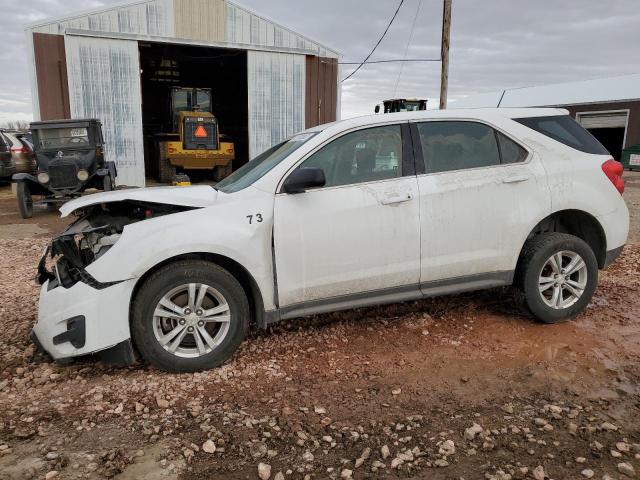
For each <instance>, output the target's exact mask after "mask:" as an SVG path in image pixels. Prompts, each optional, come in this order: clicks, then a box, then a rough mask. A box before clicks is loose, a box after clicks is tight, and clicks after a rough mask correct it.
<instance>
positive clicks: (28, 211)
mask: <svg viewBox="0 0 640 480" xmlns="http://www.w3.org/2000/svg"><path fill="white" fill-rule="evenodd" d="M16 190H17V196H18V209H19V210H20V216H21V217H22V218H31V217H33V197H32V196H31V189H30V188H29V185H27V183H26V182H18V183H17V185H16Z"/></svg>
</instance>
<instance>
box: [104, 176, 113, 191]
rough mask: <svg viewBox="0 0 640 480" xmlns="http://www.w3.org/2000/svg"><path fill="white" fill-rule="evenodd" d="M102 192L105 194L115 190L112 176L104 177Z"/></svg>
mask: <svg viewBox="0 0 640 480" xmlns="http://www.w3.org/2000/svg"><path fill="white" fill-rule="evenodd" d="M102 190H104V191H105V192H111V191H112V190H113V179H112V178H111V175H105V176H104V177H102Z"/></svg>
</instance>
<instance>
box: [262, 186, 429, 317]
mask: <svg viewBox="0 0 640 480" xmlns="http://www.w3.org/2000/svg"><path fill="white" fill-rule="evenodd" d="M274 217H275V229H274V238H275V258H276V271H277V272H278V295H279V301H280V307H287V306H291V305H294V304H298V303H302V302H309V301H314V300H320V299H328V298H333V297H339V296H342V295H350V294H355V293H361V292H370V291H375V290H382V289H385V288H390V287H398V286H405V285H417V284H418V282H419V280H420V241H419V240H420V239H419V235H417V233H418V230H419V218H420V216H419V211H418V189H417V182H416V178H415V177H401V178H397V179H392V180H385V181H381V182H371V183H362V184H358V185H346V186H340V187H331V188H320V189H317V190H313V191H309V192H307V193H305V194H301V195H287V194H284V193H282V194H278V195H276V201H275V214H274ZM354 233H356V235H354Z"/></svg>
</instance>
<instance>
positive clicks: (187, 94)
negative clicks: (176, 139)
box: [171, 87, 212, 132]
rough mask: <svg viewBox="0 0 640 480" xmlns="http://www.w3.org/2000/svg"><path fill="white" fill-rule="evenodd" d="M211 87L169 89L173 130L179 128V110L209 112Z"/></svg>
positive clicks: (175, 130)
mask: <svg viewBox="0 0 640 480" xmlns="http://www.w3.org/2000/svg"><path fill="white" fill-rule="evenodd" d="M211 100H212V97H211V89H208V88H183V87H174V88H172V89H171V119H172V121H173V128H172V131H173V132H177V131H178V130H179V129H180V125H181V123H180V112H193V111H194V110H197V111H200V112H206V113H211V103H212V102H211Z"/></svg>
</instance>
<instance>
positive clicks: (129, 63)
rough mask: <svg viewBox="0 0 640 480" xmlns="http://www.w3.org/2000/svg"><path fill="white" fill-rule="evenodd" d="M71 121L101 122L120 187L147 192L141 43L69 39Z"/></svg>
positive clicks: (67, 46) (81, 37)
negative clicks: (143, 140) (72, 119)
mask: <svg viewBox="0 0 640 480" xmlns="http://www.w3.org/2000/svg"><path fill="white" fill-rule="evenodd" d="M64 40H65V50H66V54H67V72H68V75H69V103H70V107H71V117H72V118H98V119H100V120H101V121H102V131H103V133H104V140H105V157H106V160H108V161H114V162H115V163H116V166H117V169H118V178H117V179H116V182H117V184H118V185H127V186H131V187H144V185H145V179H144V145H143V143H142V109H141V105H140V104H141V92H140V64H139V59H138V42H137V41H132V40H113V39H106V38H91V37H83V36H73V35H65V39H64Z"/></svg>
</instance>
